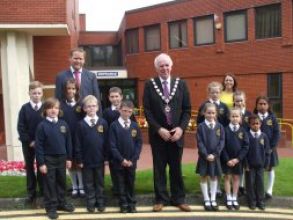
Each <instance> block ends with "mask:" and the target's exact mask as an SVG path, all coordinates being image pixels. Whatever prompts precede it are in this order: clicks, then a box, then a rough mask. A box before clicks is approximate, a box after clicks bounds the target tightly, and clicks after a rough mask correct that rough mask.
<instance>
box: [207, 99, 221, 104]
mask: <svg viewBox="0 0 293 220" xmlns="http://www.w3.org/2000/svg"><path fill="white" fill-rule="evenodd" d="M209 102H210V103H214V104H217V105H220V100H217V101H214V100H212V99H209Z"/></svg>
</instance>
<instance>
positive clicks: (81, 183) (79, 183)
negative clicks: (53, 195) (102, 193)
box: [76, 170, 84, 189]
mask: <svg viewBox="0 0 293 220" xmlns="http://www.w3.org/2000/svg"><path fill="white" fill-rule="evenodd" d="M76 174H77V179H78V185H79V186H78V189H84V188H83V181H82V173H81V170H77V171H76Z"/></svg>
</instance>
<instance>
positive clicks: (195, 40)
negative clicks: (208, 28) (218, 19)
mask: <svg viewBox="0 0 293 220" xmlns="http://www.w3.org/2000/svg"><path fill="white" fill-rule="evenodd" d="M206 19H210V20H211V21H212V32H213V33H212V38H213V40H212V41H211V42H207V43H199V42H198V37H197V32H198V29H197V27H196V25H197V22H199V21H203V20H206ZM193 30H194V45H195V46H203V45H211V44H215V43H216V35H215V20H214V14H211V15H204V16H199V17H195V18H193Z"/></svg>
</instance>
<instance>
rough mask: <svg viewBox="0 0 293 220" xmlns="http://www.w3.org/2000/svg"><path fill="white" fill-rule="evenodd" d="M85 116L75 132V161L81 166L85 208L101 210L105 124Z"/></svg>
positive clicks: (103, 202) (105, 155)
mask: <svg viewBox="0 0 293 220" xmlns="http://www.w3.org/2000/svg"><path fill="white" fill-rule="evenodd" d="M93 119H94V120H93V122H92V121H91V118H90V117H89V116H86V117H85V118H84V119H83V120H81V121H80V122H79V123H78V126H77V130H76V146H75V147H76V152H75V153H76V161H77V163H78V164H81V163H82V164H83V168H82V175H83V183H84V186H85V192H86V200H87V208H88V209H89V210H91V209H93V208H94V207H95V206H97V207H98V208H102V207H104V206H105V201H104V161H105V160H107V151H106V140H107V137H108V135H107V132H108V125H107V122H106V121H105V120H104V119H103V118H101V117H98V116H95V117H94V118H93Z"/></svg>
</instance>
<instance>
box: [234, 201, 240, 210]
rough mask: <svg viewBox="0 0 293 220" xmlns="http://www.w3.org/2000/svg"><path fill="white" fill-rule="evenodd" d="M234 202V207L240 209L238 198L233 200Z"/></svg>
mask: <svg viewBox="0 0 293 220" xmlns="http://www.w3.org/2000/svg"><path fill="white" fill-rule="evenodd" d="M232 203H233V207H234V209H235V210H239V209H240V205H239V203H238V201H237V200H233V201H232Z"/></svg>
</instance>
